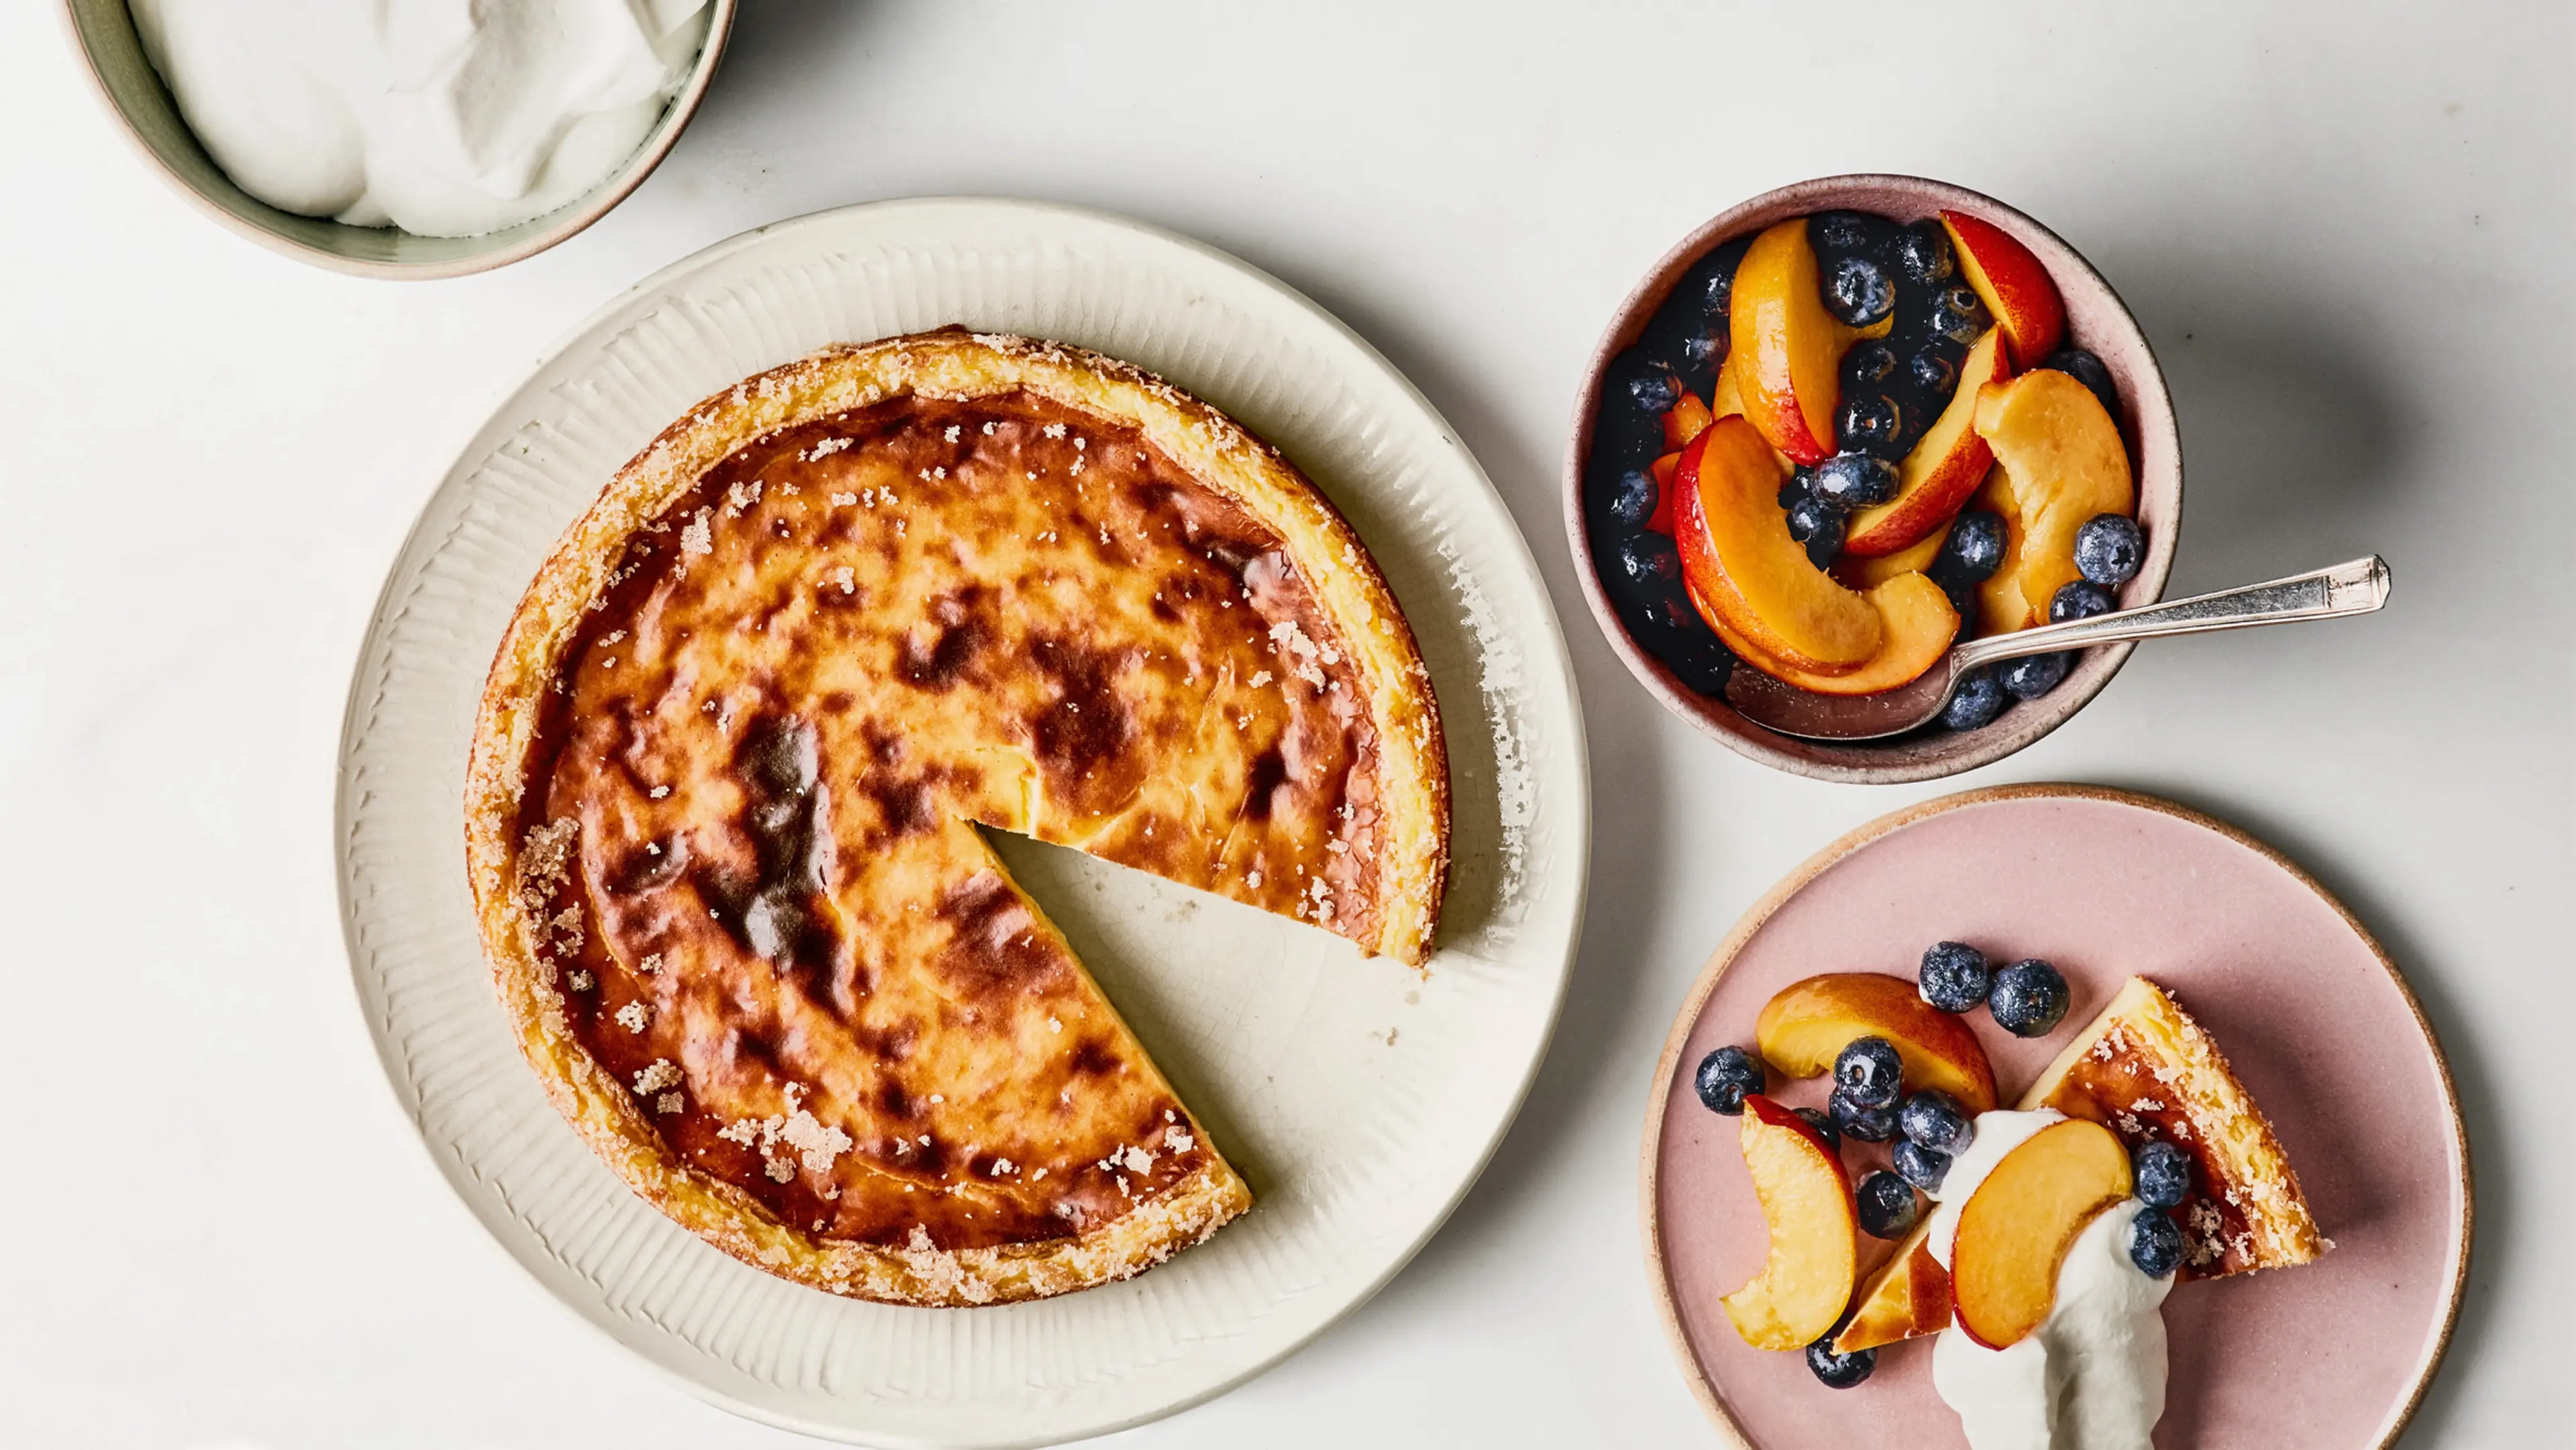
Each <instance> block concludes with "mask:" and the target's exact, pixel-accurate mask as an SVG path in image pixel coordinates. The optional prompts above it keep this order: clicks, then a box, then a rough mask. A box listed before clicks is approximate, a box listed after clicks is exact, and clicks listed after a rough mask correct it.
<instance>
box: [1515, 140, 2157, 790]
mask: <svg viewBox="0 0 2576 1450" xmlns="http://www.w3.org/2000/svg"><path fill="white" fill-rule="evenodd" d="M1836 209H1849V210H1853V211H1865V212H1876V213H1878V214H1880V215H1882V216H1887V217H1892V218H1894V219H1895V220H1897V221H1899V222H1911V221H1918V220H1921V219H1923V218H1926V217H1929V216H1932V215H1933V214H1935V213H1936V212H1941V211H1960V212H1966V213H1968V214H1970V215H1972V216H1976V217H1979V218H1982V219H1984V220H1985V221H1988V222H1991V223H1993V224H1994V225H1995V226H1997V227H1999V228H2001V229H2003V230H2004V231H2006V232H2008V233H2010V234H2011V235H2012V236H2013V237H2014V238H2015V239H2016V240H2018V241H2020V242H2021V243H2022V244H2023V245H2024V246H2026V247H2028V248H2030V250H2031V252H2032V253H2033V254H2034V255H2036V256H2037V257H2038V258H2039V260H2040V263H2041V264H2042V265H2043V266H2045V267H2046V268H2047V269H2048V274H2049V277H2050V278H2051V279H2052V280H2053V281H2055V282H2056V284H2057V290H2058V292H2059V293H2060V294H2061V295H2062V296H2063V297H2064V298H2065V302H2066V342H2065V344H2064V345H2067V346H2074V347H2080V348H2083V349H2085V350H2086V351H2088V352H2091V353H2092V354H2094V355H2095V356H2096V357H2099V358H2100V359H2101V360H2102V363H2103V365H2104V366H2105V367H2106V368H2108V369H2109V370H2110V373H2111V377H2112V380H2113V381H2114V382H2116V383H2117V384H2118V385H2119V391H2120V404H2121V406H2120V419H2119V422H2120V429H2121V432H2122V434H2123V435H2124V436H2125V437H2126V438H2127V439H2128V443H2129V450H2130V452H2129V464H2130V467H2131V468H2132V470H2133V471H2134V472H2135V475H2136V479H2137V487H2138V524H2139V526H2140V527H2141V528H2143V529H2144V530H2145V531H2146V536H2147V557H2146V562H2145V565H2144V566H2143V567H2142V568H2140V569H2139V571H2138V575H2137V577H2136V578H2134V579H2132V580H2130V581H2129V582H2128V583H2127V584H2126V585H2124V586H2122V588H2121V590H2120V607H2121V608H2123V609H2130V608H2135V607H2137V606H2139V605H2142V604H2152V603H2154V602H2155V600H2156V599H2157V597H2158V596H2160V595H2161V594H2162V593H2163V592H2164V583H2165V576H2166V574H2167V573H2168V572H2169V571H2170V570H2171V569H2172V567H2173V552H2174V539H2175V535H2176V533H2177V531H2178V530H2179V529H2180V527H2181V523H2182V440H2181V438H2180V436H2179V434H2178V433H2177V431H2176V429H2175V426H2174V411H2173V399H2172V397H2171V396H2170V395H2169V394H2168V393H2167V392H2166V391H2165V379H2164V373H2163V371H2162V370H2161V369H2159V368H2158V367H2157V366H2156V358H2155V351H2154V349H2153V348H2151V347H2149V346H2148V345H2147V338H2146V334H2145V333H2143V332H2141V331H2139V329H2138V322H2137V319H2136V318H2134V317H2131V316H2130V315H2129V309H2128V307H2127V306H2126V305H2124V304H2123V303H2122V302H2121V301H2120V297H2119V294H2118V293H2116V292H2114V291H2112V290H2111V284H2110V283H2109V282H2106V281H2104V280H2103V279H2102V274H2101V273H2099V272H2096V271H2094V270H2093V268H2092V266H2091V264H2089V263H2087V262H2086V261H2085V260H2084V258H2083V257H2082V256H2080V255H2078V254H2077V253H2076V251H2075V249H2074V248H2073V247H2070V246H2068V245H2067V244H2066V243H2065V241H2063V240H2062V239H2060V238H2059V237H2058V235H2057V234H2056V233H2055V232H2052V231H2050V230H2049V229H2048V228H2046V227H2044V226H2041V225H2040V224H2039V223H2037V222H2035V221H2033V220H2031V219H2030V218H2029V217H2026V216H2024V215H2022V214H2021V213H2020V212H2017V211H2015V210H2013V209H2012V208H2011V207H2008V206H2006V205H2004V204H2003V203H2002V202H1999V201H1996V200H1995V199H1994V198H1992V197H1989V196H1982V195H1980V194H1978V193H1976V192H1973V191H1969V190H1967V189H1966V188H1964V187H1958V186H1952V185H1950V184H1948V183H1947V182H1940V181H1928V180H1925V179H1924V178H1922V177H1919V176H1827V177H1819V178H1817V179H1816V180H1813V181H1801V182H1798V183H1795V184H1794V185H1790V186H1784V187H1781V188H1780V189H1778V190H1777V191H1766V192H1764V193H1763V194H1762V195H1760V196H1757V197H1754V198H1753V199H1751V200H1750V201H1745V202H1741V203H1738V204H1737V205H1735V206H1732V207H1729V208H1727V209H1726V210H1725V211H1723V212H1720V213H1719V214H1718V215H1717V216H1715V217H1713V218H1711V219H1710V220H1709V221H1708V222H1707V223H1706V224H1705V225H1703V226H1701V227H1700V229H1699V230H1697V231H1695V232H1693V233H1691V234H1690V235H1689V236H1688V237H1686V238H1684V239H1683V241H1682V243H1681V245H1679V246H1677V247H1675V248H1673V249H1672V250H1671V251H1670V252H1667V253H1665V254H1664V258H1663V260H1662V261H1660V262H1658V263H1656V264H1655V267H1654V270H1652V271H1650V272H1648V273H1647V274H1646V278H1645V280H1644V281H1642V282H1640V283H1638V284H1637V288H1636V290H1635V291H1633V292H1631V293H1629V294H1628V300H1627V301H1626V302H1624V303H1622V304H1621V305H1620V308H1619V312H1618V315H1617V316H1615V317H1613V318H1612V319H1611V321H1610V327H1609V330H1608V331H1607V332H1605V333H1604V334H1602V338H1601V345H1600V347H1599V348H1598V349H1596V350H1595V351H1594V353H1593V356H1592V365H1591V368H1590V370H1589V371H1588V372H1587V373H1586V375H1585V380H1584V385H1583V394H1582V397H1581V398H1580V399H1579V400H1578V401H1577V403H1576V405H1575V415H1574V444H1573V447H1572V448H1571V449H1569V450H1568V451H1567V454H1566V462H1565V528H1566V534H1567V536H1568V537H1569V538H1570V539H1571V540H1572V542H1573V546H1574V557H1575V562H1576V564H1577V566H1578V568H1577V570H1576V572H1577V573H1578V574H1579V575H1580V577H1581V578H1582V580H1583V593H1584V597H1585V598H1586V599H1588V600H1590V601H1591V603H1592V615H1593V618H1594V619H1596V620H1598V621H1599V622H1600V625H1601V630H1602V633H1604V634H1606V635H1608V636H1609V637H1610V645H1611V648H1613V649H1615V650H1617V651H1618V652H1619V657H1620V658H1621V659H1623V660H1626V661H1627V662H1628V669H1629V670H1630V672H1632V673H1633V674H1635V675H1636V677H1637V679H1638V681H1639V682H1640V683H1642V684H1644V685H1645V687H1646V688H1647V689H1648V690H1650V691H1652V692H1653V693H1654V695H1655V697H1656V698H1657V699H1659V700H1661V701H1663V702H1664V704H1665V706H1666V707H1667V708H1669V709H1670V710H1672V711H1673V713H1675V714H1677V715H1679V716H1681V717H1682V718H1683V719H1685V720H1688V721H1690V722H1691V723H1692V724H1694V725H1697V726H1698V727H1699V728H1700V729H1701V730H1704V731H1706V732H1707V733H1708V734H1710V735H1713V736H1715V737H1717V738H1718V739H1719V740H1721V741H1723V742H1725V743H1726V744H1727V745H1728V746H1730V747H1732V748H1733V749H1735V750H1737V751H1740V752H1742V753H1743V754H1745V755H1749V756H1751V757H1753V758H1754V759H1756V760H1759V761H1761V762H1763V763H1764V764H1766V765H1772V766H1777V767H1778V768H1780V769H1782V770H1786V771H1792V772H1794V773H1796V774H1799V775H1810V776H1815V777H1817V778H1819V779H1824V780H1843V781H1857V782H1864V783H1873V784H1891V783H1895V782H1901V781H1913V780H1931V779H1934V778H1937V777H1940V776H1945V775H1955V774H1957V773H1958V772H1960V771H1963V770H1970V769H1974V768H1975V767H1977V766H1980V765H1986V764H1989V763H1991V762H1993V761H1997V760H2001V759H2002V758H2003V757H2005V756H2007V755H2010V754H2012V753H2013V752H2014V751H2016V750H2019V749H2021V748H2022V747H2023V746H2025V745H2028V744H2030V743H2031V742H2032V741H2034V740H2037V739H2038V738H2039V737H2041V736H2043V735H2046V734H2047V733H2048V732H2049V731H2051V730H2054V729H2056V728H2057V727H2058V726H2059V725H2060V724H2062V723H2064V722H2065V720H2066V718H2067V717H2068V716H2070V715H2073V714H2074V713H2075V712H2076V711H2078V710H2080V709H2082V708H2084V704H2085V702H2086V701H2088V700H2090V699H2092V698H2093V697H2094V696H2095V695H2096V694H2099V693H2100V692H2101V689H2102V687H2103V686H2104V685H2107V684H2109V683H2110V682H2111V676H2113V675H2114V674H2117V673H2118V672H2119V669H2120V666H2121V665H2122V664H2123V663H2125V662H2126V661H2127V660H2128V658H2129V651H2130V650H2131V649H2132V648H2134V646H2133V645H2129V644H2114V645H2101V646H2097V647H2095V648H2093V649H2090V650H2087V651H2085V652H2084V653H2083V654H2082V656H2080V657H2079V658H2078V660H2077V662H2076V664H2075V667H2074V668H2073V669H2072V670H2070V671H2068V672H2067V676H2066V680H2065V682H2064V683H2062V684H2060V685H2059V686H2058V687H2057V688H2056V689H2055V690H2053V691H2051V692H2050V693H2048V694H2046V695H2043V696H2041V697H2040V698H2039V699H2037V700H2028V701H2022V702H2019V703H2016V704H2015V705H2014V706H2013V707H2012V708H2011V709H2009V710H2007V711H2005V712H2004V714H2003V715H2002V716H2001V717H1999V718H1998V719H1996V720H1995V721H1994V722H1993V723H1991V724H1989V725H1986V726H1984V727H1983V728H1981V729H1977V730H1970V731H1965V732H1959V733H1951V732H1948V731H1943V730H1941V729H1939V728H1938V727H1937V726H1936V727H1933V728H1932V729H1930V730H1929V731H1921V732H1916V733H1915V734H1912V735H1907V736H1901V737H1898V738H1896V739H1893V740H1882V741H1869V742H1860V743H1850V744H1837V743H1828V742H1822V741H1811V740H1799V739H1795V738H1792V737H1790V736H1786V735H1779V734H1775V733H1773V732H1772V731H1769V730H1766V729H1763V728H1762V727H1761V726H1758V725H1755V724H1753V723H1752V722H1751V721H1748V720H1746V719H1745V718H1744V717H1743V716H1741V715H1738V714H1737V713H1736V712H1735V711H1734V710H1733V709H1732V708H1730V707H1729V706H1728V705H1727V703H1726V701H1725V700H1724V699H1723V698H1721V697H1719V696H1716V695H1708V694H1702V693H1700V692H1699V691H1697V690H1694V689H1692V688H1691V687H1690V686H1689V685H1688V684H1685V683H1684V682H1683V681H1682V679H1681V678H1680V677H1678V676H1677V675H1676V674H1675V673H1674V672H1673V671H1672V670H1671V669H1670V668H1668V667H1667V666H1666V665H1665V664H1664V663H1663V662H1662V661H1661V660H1658V659H1657V658H1656V657H1655V656H1654V655H1652V654H1650V653H1648V652H1647V650H1646V649H1645V648H1644V647H1643V646H1642V645H1640V644H1639V643H1638V642H1637V641H1636V639H1634V638H1633V637H1632V636H1631V635H1630V633H1629V629H1628V626H1627V624H1626V623H1624V622H1623V621H1622V620H1621V618H1620V615H1619V611H1618V609H1617V607H1616V606H1615V605H1614V604H1613V602H1612V600H1611V597H1610V594H1609V592H1608V590H1607V589H1606V588H1605V587H1604V585H1603V583H1602V577H1601V565H1602V564H1603V563H1605V562H1607V560H1606V559H1597V558H1596V556H1595V550H1594V540H1593V531H1592V523H1591V516H1592V512H1593V511H1592V509H1591V508H1590V507H1589V503H1590V500H1589V499H1588V498H1587V494H1589V493H1590V492H1592V491H1593V490H1595V489H1597V488H1599V487H1601V486H1603V485H1604V483H1606V479H1607V478H1615V477H1616V476H1617V470H1616V469H1610V468H1608V467H1607V465H1606V460H1605V464H1604V467H1603V468H1601V469H1596V468H1595V467H1594V462H1595V460H1594V459H1593V456H1592V455H1593V448H1594V443H1595V424H1596V422H1597V420H1598V418H1599V415H1600V411H1601V404H1602V394H1603V389H1604V387H1605V386H1606V380H1607V379H1608V378H1609V376H1610V374H1611V372H1612V370H1613V365H1614V364H1615V363H1616V362H1617V361H1618V359H1619V356H1620V354H1621V353H1623V352H1625V351H1627V349H1629V348H1630V347H1632V346H1634V345H1635V344H1636V342H1637V341H1638V339H1639V338H1641V337H1643V336H1644V335H1645V333H1646V330H1647V328H1648V326H1649V325H1650V324H1651V323H1652V322H1653V320H1654V318H1655V314H1656V312H1657V311H1658V310H1659V309H1661V308H1662V306H1663V305H1664V302H1665V300H1666V299H1667V298H1668V297H1670V296H1671V295H1672V292H1673V289H1674V287H1675V286H1676V285H1678V284H1680V283H1681V282H1682V281H1683V280H1684V279H1685V277H1686V276H1687V275H1688V274H1689V273H1690V271H1691V269H1692V267H1693V265H1694V264H1696V263H1697V262H1699V261H1700V260H1701V259H1702V258H1704V257H1706V256H1707V255H1708V254H1709V253H1711V252H1713V251H1715V250H1717V249H1718V248H1720V247H1722V246H1724V245H1726V244H1727V243H1729V242H1732V241H1735V240H1737V239H1738V238H1744V237H1750V236H1752V235H1754V234H1755V233H1758V232H1760V231H1761V230H1762V229H1763V228H1765V227H1768V226H1770V225H1772V224H1773V223H1775V222H1781V221H1786V220H1788V219H1789V218H1791V217H1797V216H1805V215H1809V214H1811V213H1814V212H1820V211H1832V210H1836ZM1596 474H1601V475H1603V477H1600V478H1596V476H1595V475H1596ZM1606 549H1607V544H1606V543H1605V544H1604V550H1605V552H1606Z"/></svg>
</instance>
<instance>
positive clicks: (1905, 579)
mask: <svg viewBox="0 0 2576 1450" xmlns="http://www.w3.org/2000/svg"><path fill="white" fill-rule="evenodd" d="M1861 597H1862V598H1864V599H1867V600H1868V601H1869V604H1870V607H1871V608H1872V609H1875V610H1877V611H1878V617H1879V621H1880V623H1881V625H1882V626H1883V627H1884V628H1885V630H1886V634H1885V637H1884V638H1883V639H1882V640H1881V641H1880V643H1879V647H1878V653H1876V654H1874V655H1871V656H1870V657H1869V658H1868V659H1866V660H1863V661H1861V662H1860V663H1859V664H1858V665H1855V666H1853V667H1852V668H1851V669H1850V670H1848V671H1845V672H1843V673H1840V674H1821V673H1818V672H1816V671H1813V670H1802V669H1799V668H1798V667H1796V666H1795V665H1791V664H1788V663H1785V662H1783V661H1780V660H1775V659H1772V658H1771V657H1769V656H1768V655H1765V654H1763V653H1762V652H1761V650H1760V648H1759V647H1758V646H1752V645H1747V644H1743V643H1741V642H1740V641H1737V640H1734V639H1730V638H1729V635H1728V632H1727V631H1725V630H1720V631H1718V638H1719V639H1721V640H1726V641H1727V648H1729V649H1732V650H1734V651H1735V652H1736V654H1738V655H1739V656H1741V657H1743V658H1744V659H1745V660H1746V661H1747V662H1749V663H1750V664H1752V666H1753V667H1754V668H1755V669H1758V670H1760V671H1762V672H1763V673H1764V674H1767V675H1769V676H1770V677H1771V678H1773V679H1775V680H1778V681H1780V682H1781V683H1783V684H1787V685H1795V686H1796V687H1798V688H1799V689H1801V690H1808V691H1812V692H1814V693H1815V694H1819V695H1875V694H1878V693H1879V692H1881V691H1883V690H1893V689H1895V688H1896V687H1897V686H1899V685H1902V684H1905V683H1907V682H1909V681H1911V680H1912V679H1914V677H1915V676H1917V675H1920V674H1922V673H1923V672H1924V671H1925V670H1928V669H1930V668H1932V667H1933V666H1934V665H1936V664H1938V663H1940V660H1941V656H1943V655H1944V654H1947V653H1948V652H1949V649H1950V642H1951V641H1952V640H1953V639H1955V638H1957V637H1958V633H1959V612H1958V611H1957V610H1956V609H1953V608H1952V607H1951V605H1950V596H1949V595H1947V594H1945V593H1943V592H1942V591H1941V586H1940V585H1938V584H1935V583H1933V582H1932V581H1931V580H1930V579H1928V578H1925V577H1924V576H1923V575H1921V574H1919V573H1905V574H1899V575H1897V576H1896V577H1895V578H1893V579H1888V580H1885V581H1883V582H1881V583H1879V584H1876V585H1873V586H1871V587H1870V588H1869V589H1867V590H1864V591H1863V592H1862V594H1861ZM1691 602H1692V603H1693V604H1694V605H1699V604H1700V600H1699V598H1698V596H1697V595H1696V594H1694V595H1693V596H1692V599H1691ZM1700 613H1701V616H1702V617H1703V618H1705V617H1706V616H1707V614H1708V610H1707V608H1706V607H1705V606H1704V605H1703V606H1701V609H1700Z"/></svg>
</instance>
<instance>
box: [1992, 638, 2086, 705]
mask: <svg viewBox="0 0 2576 1450" xmlns="http://www.w3.org/2000/svg"><path fill="white" fill-rule="evenodd" d="M2074 660H2075V656H2074V653H2073V652H2072V651H2069V650H2059V651H2058V652H2056V653H2055V654H2045V655H2024V656H2022V657H2021V658H2020V659H2017V660H2006V661H2004V662H2003V663H2002V664H2000V665H1997V666H1996V667H1995V683H1997V684H1999V685H2001V686H2003V687H2004V693H2005V694H2007V695H2010V696H2012V697H2013V698H2014V699H2016V700H2036V699H2038V698H2039V697H2040V696H2042V695H2045V694H2047V693H2048V692H2049V691H2051V690H2054V689H2056V688H2057V682H2058V681H2060V680H2063V679H2065V678H2066V667H2067V666H2068V665H2070V664H2072V663H2074Z"/></svg>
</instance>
